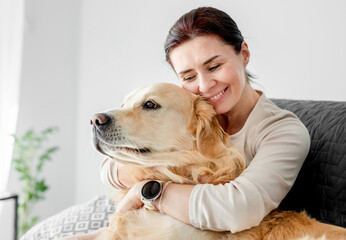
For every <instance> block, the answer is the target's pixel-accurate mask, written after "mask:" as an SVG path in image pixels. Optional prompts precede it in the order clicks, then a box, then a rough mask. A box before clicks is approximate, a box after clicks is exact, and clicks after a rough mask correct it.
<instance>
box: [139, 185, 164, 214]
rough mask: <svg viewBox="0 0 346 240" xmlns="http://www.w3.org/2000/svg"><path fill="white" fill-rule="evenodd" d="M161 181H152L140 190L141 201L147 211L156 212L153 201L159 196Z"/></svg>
mask: <svg viewBox="0 0 346 240" xmlns="http://www.w3.org/2000/svg"><path fill="white" fill-rule="evenodd" d="M162 183H163V181H157V180H152V181H149V182H147V183H145V184H144V185H143V187H142V190H141V201H142V202H143V203H144V207H145V208H147V209H149V210H157V209H156V207H155V206H154V201H155V200H156V199H158V198H159V197H160V196H161V193H162Z"/></svg>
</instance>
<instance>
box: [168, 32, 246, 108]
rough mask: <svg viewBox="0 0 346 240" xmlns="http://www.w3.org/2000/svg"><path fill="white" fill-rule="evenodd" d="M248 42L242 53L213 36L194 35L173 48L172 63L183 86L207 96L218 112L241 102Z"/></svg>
mask: <svg viewBox="0 0 346 240" xmlns="http://www.w3.org/2000/svg"><path fill="white" fill-rule="evenodd" d="M249 56H250V53H249V50H248V48H247V45H246V43H245V42H243V44H242V50H241V52H240V53H236V52H235V50H234V48H233V46H231V45H227V44H225V43H224V42H223V41H221V40H220V39H219V38H218V37H216V36H214V35H206V36H199V37H195V38H193V39H192V40H189V41H187V42H185V43H183V44H181V45H178V46H177V47H175V48H174V49H173V51H172V52H171V54H170V60H171V62H172V66H173V68H174V70H175V72H176V74H177V75H178V78H179V79H180V81H181V85H182V87H183V88H184V89H186V90H188V91H190V92H192V93H194V94H198V95H201V96H203V97H205V98H207V99H208V100H209V101H210V102H211V103H212V104H213V105H214V108H215V111H216V113H217V114H223V113H226V112H229V111H230V110H232V109H233V107H234V106H235V105H237V104H238V103H239V100H240V99H241V97H242V95H243V93H244V92H247V91H244V89H246V88H248V87H250V85H249V84H248V83H247V79H246V74H245V68H246V65H247V64H248V61H249Z"/></svg>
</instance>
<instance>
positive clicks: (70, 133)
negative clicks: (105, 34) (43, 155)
mask: <svg viewBox="0 0 346 240" xmlns="http://www.w3.org/2000/svg"><path fill="white" fill-rule="evenodd" d="M25 4H26V7H25V12H26V13H25V30H24V44H23V59H22V77H21V87H20V106H19V116H18V124H17V133H18V134H22V133H23V132H25V131H27V130H28V129H29V128H33V129H35V130H39V131H41V130H43V129H45V128H47V127H50V126H57V127H58V128H59V131H58V132H57V133H56V134H54V135H51V137H50V141H49V142H48V143H47V145H45V147H48V146H53V145H58V146H59V148H60V149H59V151H58V152H57V153H56V154H54V155H53V156H52V157H53V159H52V161H51V162H48V163H46V165H45V166H44V173H43V174H42V176H43V177H44V178H45V179H46V182H47V184H48V185H49V186H50V189H49V190H48V191H47V193H46V200H44V201H42V202H39V203H38V205H36V207H35V208H34V211H33V214H34V215H38V216H40V219H41V220H43V219H45V218H47V217H49V216H51V215H52V214H54V213H57V212H59V211H61V210H63V209H65V208H67V207H68V206H71V205H72V204H73V203H74V202H75V195H74V193H75V176H76V175H75V174H76V173H75V161H76V157H75V156H76V152H75V149H76V116H77V114H76V108H77V107H76V103H77V94H78V91H77V56H78V54H77V53H78V51H77V40H78V39H79V36H78V33H79V32H78V31H79V29H78V27H77V26H78V23H79V15H78V14H79V11H80V7H79V5H78V4H79V3H78V2H77V1H70V0H54V1H44V0H27V1H25ZM10 178H11V179H10V186H9V189H10V190H11V191H14V192H18V191H19V189H20V187H19V185H18V182H17V175H16V174H15V173H14V172H12V173H11V177H10ZM1 230H3V229H0V235H1V236H3V235H2V234H1ZM4 239H6V238H4Z"/></svg>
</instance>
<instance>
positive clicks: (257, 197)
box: [189, 112, 310, 233]
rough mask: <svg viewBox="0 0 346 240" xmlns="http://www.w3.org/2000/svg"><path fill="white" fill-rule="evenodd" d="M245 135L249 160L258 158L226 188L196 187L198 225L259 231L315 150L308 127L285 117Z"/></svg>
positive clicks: (192, 212) (192, 207) (192, 206)
mask: <svg viewBox="0 0 346 240" xmlns="http://www.w3.org/2000/svg"><path fill="white" fill-rule="evenodd" d="M292 115H293V114H292ZM244 134H246V138H247V139H248V141H250V143H249V144H247V145H250V147H245V148H244V149H245V150H246V151H247V153H246V154H245V155H247V156H249V155H253V158H252V159H247V161H248V162H250V164H249V165H248V167H247V168H246V169H245V171H244V172H243V173H242V174H241V175H240V176H239V177H237V178H236V179H235V180H234V181H231V182H229V183H227V184H224V185H221V184H220V185H217V186H214V185H211V184H200V185H196V186H195V187H194V189H193V191H192V193H191V195H190V200H189V217H190V222H191V223H192V225H193V226H195V227H197V228H200V229H209V230H214V231H231V232H233V233H235V232H239V231H242V230H245V229H248V228H251V227H253V226H257V225H258V224H259V223H260V222H261V221H262V219H263V218H264V217H265V216H266V215H267V214H268V213H269V212H270V211H272V210H273V209H275V208H277V207H278V206H279V204H280V202H281V201H282V200H283V198H284V197H285V196H286V194H287V193H288V191H289V190H290V189H291V187H292V185H293V183H294V181H295V179H296V177H297V175H298V173H299V170H300V168H301V166H302V164H303V162H304V160H305V158H306V156H307V153H308V150H309V146H310V137H309V133H308V131H307V129H306V128H305V126H304V125H303V124H302V123H301V122H300V121H299V120H298V119H297V118H296V117H295V116H293V117H292V116H291V115H290V114H288V113H286V112H285V113H283V114H279V115H278V116H273V117H268V118H265V119H264V120H263V121H260V124H258V125H257V126H255V127H254V129H252V130H249V131H247V132H245V133H244ZM249 152H250V153H249Z"/></svg>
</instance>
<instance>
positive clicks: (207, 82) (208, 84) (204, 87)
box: [198, 75, 216, 93]
mask: <svg viewBox="0 0 346 240" xmlns="http://www.w3.org/2000/svg"><path fill="white" fill-rule="evenodd" d="M215 84H216V82H215V80H213V79H212V78H210V77H208V76H201V75H200V76H199V79H198V88H199V92H201V93H206V92H208V91H209V90H210V89H211V88H212V87H214V86H215Z"/></svg>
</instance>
